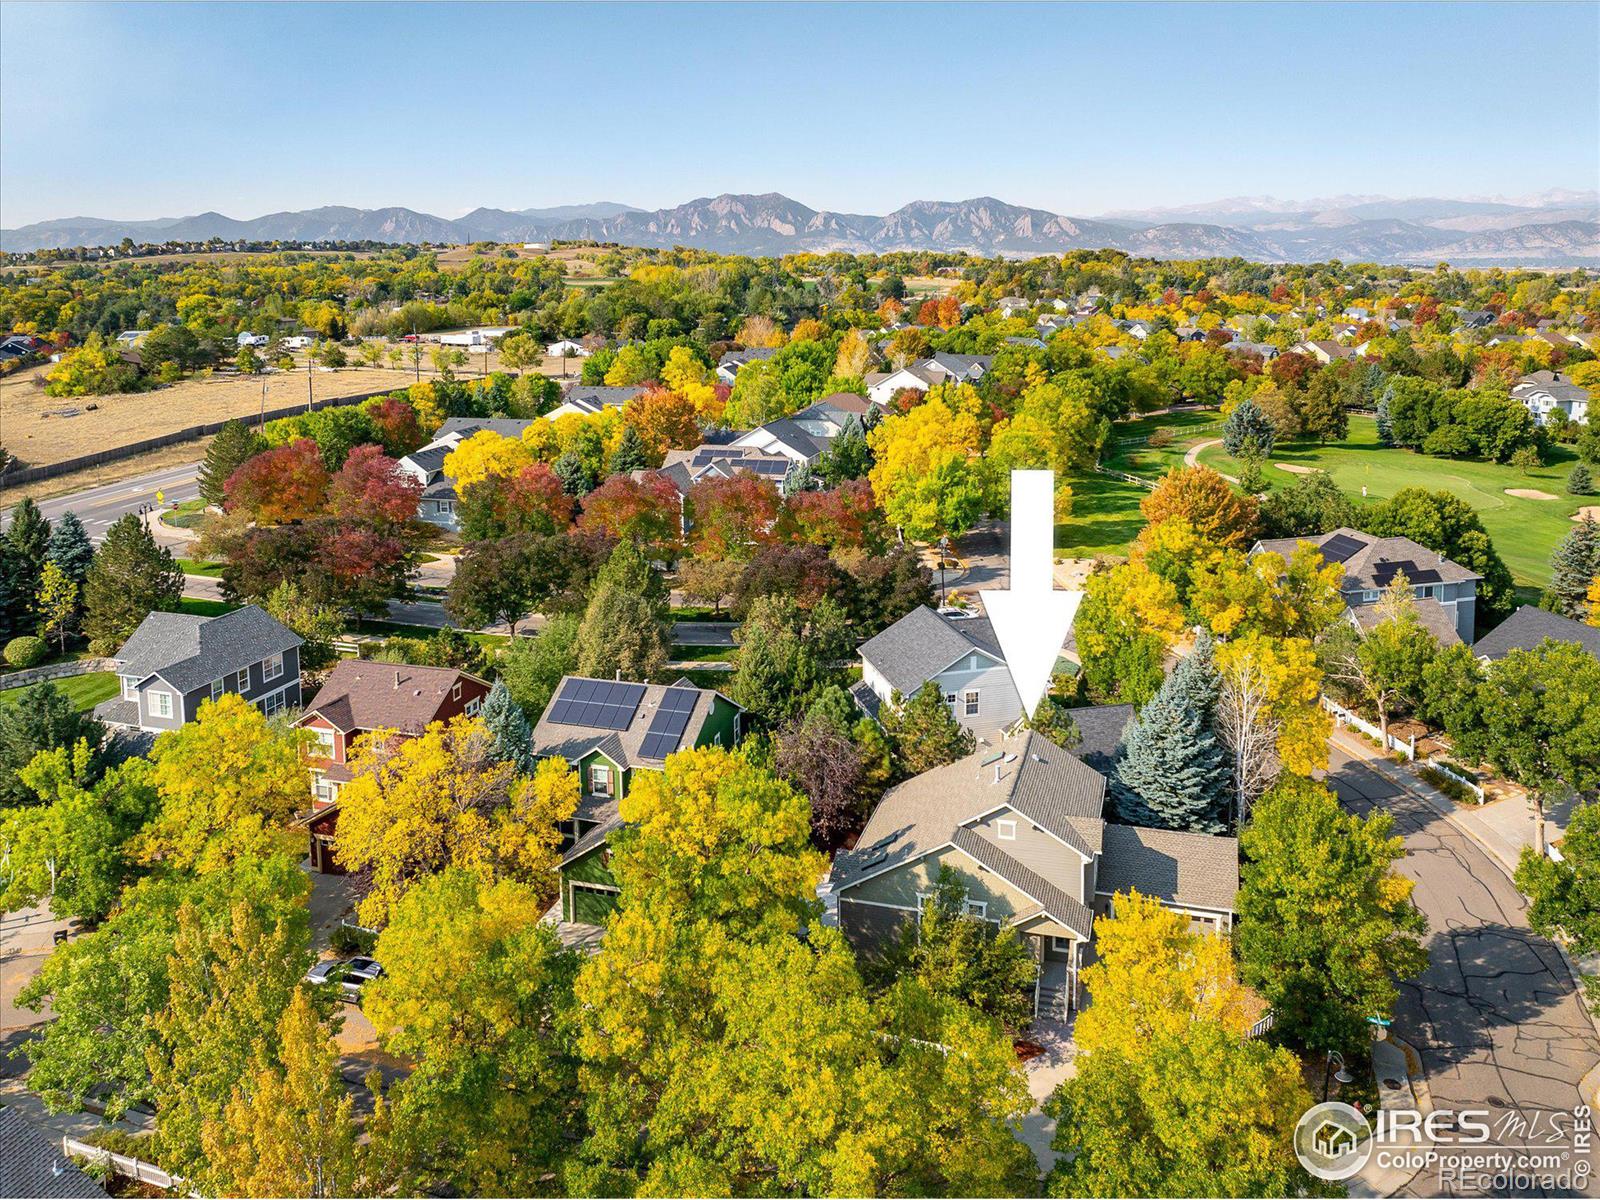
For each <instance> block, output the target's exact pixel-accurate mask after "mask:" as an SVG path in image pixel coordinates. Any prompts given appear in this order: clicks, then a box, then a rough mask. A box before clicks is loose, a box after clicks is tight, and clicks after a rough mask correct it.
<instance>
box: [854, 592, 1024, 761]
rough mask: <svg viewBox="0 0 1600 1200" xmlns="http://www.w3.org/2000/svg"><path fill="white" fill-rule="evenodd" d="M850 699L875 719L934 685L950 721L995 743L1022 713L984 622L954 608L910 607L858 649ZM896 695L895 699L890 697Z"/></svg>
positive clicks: (1002, 658) (991, 630) (996, 644)
mask: <svg viewBox="0 0 1600 1200" xmlns="http://www.w3.org/2000/svg"><path fill="white" fill-rule="evenodd" d="M858 653H859V654H860V655H861V682H860V683H859V684H857V685H856V687H855V688H854V689H853V694H854V696H855V697H856V702H857V703H858V704H859V705H860V706H861V707H862V708H863V710H865V711H866V712H867V713H868V715H870V716H873V717H876V716H878V714H879V712H880V711H881V709H882V707H883V706H884V705H892V704H896V703H904V702H905V701H907V700H909V699H911V697H913V696H915V695H916V694H917V693H918V692H920V691H921V690H922V689H923V688H924V687H926V686H929V685H932V686H934V687H936V688H938V689H939V694H940V695H941V696H943V697H944V702H945V704H946V705H948V706H949V708H950V713H951V715H952V716H954V717H955V719H956V723H957V724H958V725H960V726H961V727H962V728H963V729H968V730H971V732H972V734H973V736H975V737H976V738H978V740H979V741H981V742H995V741H997V740H999V738H1000V737H1001V736H1002V735H1003V734H1004V733H1005V732H1006V731H1008V730H1010V729H1011V728H1012V727H1013V726H1014V725H1016V723H1017V722H1018V721H1020V720H1021V719H1022V717H1023V712H1022V700H1021V698H1020V697H1019V696H1018V695H1017V687H1016V684H1015V683H1013V682H1012V679H1011V670H1010V668H1009V667H1007V666H1006V660H1005V653H1004V652H1003V651H1002V650H1001V649H1000V642H999V640H998V639H997V638H996V637H995V635H994V628H993V627H992V626H991V625H990V623H989V619H988V618H987V617H985V616H982V615H980V614H978V613H975V612H974V613H967V612H962V611H958V610H955V609H945V610H941V611H939V612H935V611H934V610H933V609H931V608H928V607H927V606H926V605H922V606H919V607H917V608H914V609H912V610H911V611H910V612H909V613H907V614H906V615H905V616H903V617H901V618H900V619H899V620H898V621H896V622H895V623H894V624H893V625H891V626H889V628H887V629H885V630H884V631H883V632H882V633H880V634H878V635H877V636H876V637H873V638H869V639H868V640H867V641H866V642H864V643H863V644H862V646H861V649H860V650H859V651H858ZM896 697H898V698H899V699H898V700H897V699H896Z"/></svg>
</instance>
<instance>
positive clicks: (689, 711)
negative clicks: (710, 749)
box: [639, 687, 699, 758]
mask: <svg viewBox="0 0 1600 1200" xmlns="http://www.w3.org/2000/svg"><path fill="white" fill-rule="evenodd" d="M698 699H699V694H698V693H697V692H693V691H691V690H689V689H688V688H676V687H673V688H668V689H667V690H666V691H665V692H663V693H662V694H661V703H660V705H659V706H658V707H657V708H656V715H655V716H654V717H653V718H652V719H651V721H650V728H649V729H648V730H647V731H646V732H645V738H644V744H643V745H642V746H641V747H640V748H639V753H640V754H642V755H643V756H644V757H645V758H666V757H667V755H669V754H671V753H673V752H674V751H675V750H677V748H678V746H679V744H680V743H681V742H682V741H683V733H684V730H686V729H688V728H689V718H690V717H691V716H692V715H693V714H694V706H695V702H696V701H697V700H698Z"/></svg>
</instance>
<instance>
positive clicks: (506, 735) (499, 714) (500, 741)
mask: <svg viewBox="0 0 1600 1200" xmlns="http://www.w3.org/2000/svg"><path fill="white" fill-rule="evenodd" d="M480 715H481V716H482V718H483V723H484V724H485V725H486V726H488V728H489V733H490V734H491V735H493V737H494V745H493V746H492V747H491V748H490V751H489V752H490V753H491V754H493V755H494V757H495V758H496V759H497V760H499V761H500V762H508V763H512V764H513V765H515V767H516V768H517V770H518V771H519V772H520V773H521V774H523V775H531V774H533V748H532V745H531V744H530V743H531V741H532V739H533V729H532V727H531V726H529V724H528V718H527V717H526V716H524V715H523V713H522V709H521V707H520V706H518V704H517V702H516V701H515V700H513V699H512V698H511V690H510V689H509V688H507V687H506V682H505V680H503V679H496V680H495V681H494V686H493V687H492V688H490V689H489V698H488V699H487V700H485V701H484V702H483V711H482V713H481V714H480Z"/></svg>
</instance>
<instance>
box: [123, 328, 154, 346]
mask: <svg viewBox="0 0 1600 1200" xmlns="http://www.w3.org/2000/svg"><path fill="white" fill-rule="evenodd" d="M149 336H150V331H149V330H148V329H124V330H123V331H122V332H121V333H119V334H117V341H118V343H119V344H121V345H123V346H135V345H138V344H139V343H140V342H142V341H144V339H145V338H147V337H149Z"/></svg>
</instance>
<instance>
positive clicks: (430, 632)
mask: <svg viewBox="0 0 1600 1200" xmlns="http://www.w3.org/2000/svg"><path fill="white" fill-rule="evenodd" d="M351 632H352V633H366V634H378V635H380V636H382V637H406V638H420V639H421V640H423V641H427V640H428V639H429V638H432V637H433V636H434V635H435V634H439V633H443V632H444V630H443V629H440V628H437V627H435V626H432V625H405V624H402V623H401V622H399V621H362V622H360V623H359V624H358V625H357V626H356V627H354V628H353V629H352V630H351ZM461 632H463V633H465V634H466V635H467V637H468V638H469V639H470V640H472V641H474V642H477V643H478V645H480V646H487V647H489V648H490V649H491V650H494V649H498V648H499V647H501V646H508V645H510V644H511V639H510V638H509V637H507V636H506V635H505V634H503V633H473V632H472V631H470V630H462V631H461Z"/></svg>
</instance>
